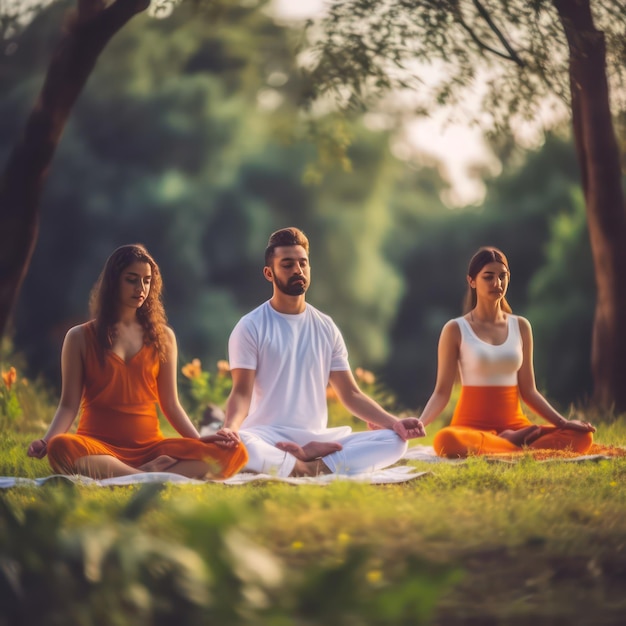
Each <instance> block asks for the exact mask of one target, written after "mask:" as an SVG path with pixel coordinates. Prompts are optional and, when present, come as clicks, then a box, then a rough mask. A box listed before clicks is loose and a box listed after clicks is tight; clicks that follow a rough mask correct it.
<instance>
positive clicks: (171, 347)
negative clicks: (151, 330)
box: [163, 326, 177, 353]
mask: <svg viewBox="0 0 626 626" xmlns="http://www.w3.org/2000/svg"><path fill="white" fill-rule="evenodd" d="M163 340H164V343H165V350H166V351H167V352H168V353H171V352H172V351H175V350H177V344H176V333H175V332H174V329H173V328H171V327H170V326H164V327H163Z"/></svg>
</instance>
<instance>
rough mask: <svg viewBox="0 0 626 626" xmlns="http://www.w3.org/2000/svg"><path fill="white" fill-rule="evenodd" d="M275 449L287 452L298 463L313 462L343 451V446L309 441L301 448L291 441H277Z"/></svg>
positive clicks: (329, 442) (328, 442) (330, 442)
mask: <svg viewBox="0 0 626 626" xmlns="http://www.w3.org/2000/svg"><path fill="white" fill-rule="evenodd" d="M276 447H277V448H278V449H279V450H282V451H283V452H289V454H292V455H293V456H295V457H296V459H298V460H299V461H314V460H315V459H319V458H321V457H323V456H326V455H327V454H331V453H332V452H337V451H339V450H342V449H343V446H342V445H341V444H340V443H337V442H336V441H309V443H306V444H304V445H303V446H299V445H298V444H297V443H293V442H292V441H279V442H278V443H277V444H276Z"/></svg>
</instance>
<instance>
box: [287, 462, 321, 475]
mask: <svg viewBox="0 0 626 626" xmlns="http://www.w3.org/2000/svg"><path fill="white" fill-rule="evenodd" d="M330 473H331V471H330V468H329V467H328V465H326V463H324V461H322V459H314V460H313V461H300V460H299V459H298V460H297V461H296V464H295V465H294V467H293V470H291V474H289V475H290V476H321V475H322V474H330Z"/></svg>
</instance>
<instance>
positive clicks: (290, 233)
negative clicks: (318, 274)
mask: <svg viewBox="0 0 626 626" xmlns="http://www.w3.org/2000/svg"><path fill="white" fill-rule="evenodd" d="M281 246H302V247H303V248H304V249H305V250H306V253H307V254H309V240H308V239H307V238H306V235H305V234H304V233H303V232H302V231H301V230H300V229H299V228H296V227H295V226H290V227H289V228H281V229H280V230H277V231H275V232H273V233H272V234H271V235H270V238H269V240H268V242H267V248H265V265H271V263H272V259H273V258H274V252H275V250H276V248H280V247H281Z"/></svg>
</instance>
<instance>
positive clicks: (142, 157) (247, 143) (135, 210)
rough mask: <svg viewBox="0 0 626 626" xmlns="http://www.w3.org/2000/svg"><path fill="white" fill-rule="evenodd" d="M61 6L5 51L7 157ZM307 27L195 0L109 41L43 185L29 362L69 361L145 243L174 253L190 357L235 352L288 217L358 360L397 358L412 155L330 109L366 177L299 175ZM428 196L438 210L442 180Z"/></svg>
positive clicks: (331, 123)
mask: <svg viewBox="0 0 626 626" xmlns="http://www.w3.org/2000/svg"><path fill="white" fill-rule="evenodd" d="M260 4H266V3H260ZM59 11H60V6H53V7H52V8H51V9H50V10H49V11H46V12H44V13H42V14H41V15H40V16H39V17H38V19H36V20H35V21H34V22H33V23H32V24H31V25H30V27H29V28H28V29H26V30H25V31H24V33H23V34H22V35H21V37H20V38H19V40H17V42H16V43H17V47H16V48H14V49H13V50H12V54H11V55H10V56H8V55H5V57H4V58H3V61H2V70H1V76H2V83H3V84H2V85H0V87H2V89H3V92H4V93H6V94H8V95H7V97H6V98H5V99H3V101H2V103H0V110H1V112H2V116H1V117H2V120H3V123H2V126H1V127H0V145H1V146H2V152H3V154H6V152H7V151H8V149H9V146H10V145H11V143H12V141H13V137H14V132H15V129H16V128H19V126H20V122H21V119H20V118H21V116H23V112H24V111H26V110H28V108H29V106H30V104H31V102H32V100H33V98H34V94H35V93H36V90H37V86H38V83H39V81H40V80H41V77H42V73H43V71H44V67H43V65H42V63H41V59H45V58H46V56H47V54H48V52H47V50H48V49H49V47H50V46H52V44H53V41H54V32H55V30H54V26H53V24H56V25H58V23H59V22H60V15H59ZM294 36H295V34H294V33H293V32H291V31H289V30H288V29H287V28H284V27H282V26H279V25H277V24H275V23H274V22H273V21H272V20H271V19H270V17H269V16H268V15H267V14H266V13H265V12H263V11H261V10H260V7H255V6H253V5H252V4H251V3H248V7H247V8H246V7H245V6H243V7H242V6H233V8H232V10H231V11H230V12H225V13H224V14H222V15H221V16H220V21H219V23H218V25H217V26H216V25H215V24H214V23H213V22H212V21H211V19H210V18H209V16H207V15H206V14H204V13H203V12H194V11H193V10H191V9H189V8H185V7H181V8H180V9H178V10H177V11H175V12H174V13H173V14H172V16H171V17H170V18H168V19H166V20H155V19H151V18H149V17H148V16H138V17H137V18H136V19H135V20H134V21H133V22H132V23H131V24H129V25H128V26H127V27H126V28H124V29H123V31H122V32H120V33H119V34H118V35H117V36H116V37H115V38H114V39H113V40H112V42H111V43H110V44H109V46H108V47H107V49H106V51H105V53H104V54H103V56H102V57H101V59H100V61H99V64H98V66H97V67H96V70H95V71H94V73H93V75H92V76H91V78H90V82H89V83H88V85H87V87H86V89H85V91H84V92H83V94H82V96H81V99H80V100H79V102H78V104H77V106H76V108H75V110H74V114H73V116H72V118H71V121H70V123H69V124H68V127H67V130H66V134H65V136H64V138H63V141H62V142H61V145H60V148H59V152H58V155H57V158H56V160H55V162H54V165H53V171H52V175H51V177H50V179H49V182H48V185H47V189H46V193H45V196H44V207H43V212H42V222H41V231H40V238H39V242H38V245H37V249H36V252H35V255H34V257H33V261H32V264H31V268H30V271H29V275H28V277H27V279H26V281H25V284H24V287H23V290H22V294H21V297H20V301H19V304H18V311H17V314H16V316H15V343H16V346H17V347H18V348H19V349H21V350H23V351H25V352H26V354H27V357H28V361H29V363H30V364H31V367H33V368H36V369H38V370H40V369H43V370H45V371H46V372H47V374H48V375H49V376H51V377H54V376H57V375H58V358H59V357H58V354H59V347H60V342H61V340H62V337H63V335H64V334H65V332H66V330H67V329H68V327H69V326H70V325H72V324H74V323H77V322H80V321H83V320H84V319H86V316H87V310H86V309H87V296H88V291H89V289H90V288H91V285H92V284H93V282H94V281H95V278H96V277H97V274H98V272H99V270H100V268H101V267H102V264H103V262H104V260H105V259H106V257H107V256H108V254H109V253H110V252H111V251H112V250H113V249H114V248H115V247H116V246H118V245H120V244H122V243H127V242H132V241H141V242H143V243H145V244H146V245H147V247H148V249H150V250H151V252H152V253H153V254H154V255H155V257H156V259H157V260H158V261H159V262H160V265H161V266H162V271H163V274H164V280H165V294H166V305H167V310H168V313H169V316H170V320H171V323H172V326H173V327H174V328H175V330H176V332H177V334H178V336H179V342H180V347H181V355H182V357H183V358H185V359H191V358H192V357H200V358H201V359H202V361H203V363H205V364H208V363H211V362H215V361H216V360H217V359H219V358H224V357H225V356H226V343H227V338H228V334H229V332H230V330H231V329H232V327H233V325H234V323H235V322H236V320H237V318H238V317H239V316H240V315H241V314H243V313H244V312H246V311H248V310H249V309H251V308H252V307H254V306H256V305H258V304H260V303H261V302H262V300H264V299H265V298H267V297H269V294H270V288H269V285H268V284H267V283H266V282H265V280H264V279H263V277H262V274H261V267H262V259H263V250H264V247H265V244H266V241H267V237H268V235H269V234H270V232H271V231H272V230H274V229H276V228H279V227H282V226H285V225H289V224H296V225H298V226H300V227H302V228H303V229H304V230H305V231H306V232H307V233H308V234H309V236H310V238H311V242H312V262H313V271H314V280H315V282H314V284H313V287H312V290H311V302H312V303H314V304H315V305H317V306H319V307H320V308H322V309H326V310H329V311H330V312H332V313H333V315H334V316H335V318H336V319H337V321H338V323H339V324H340V325H341V326H342V328H343V329H344V333H345V335H346V339H347V341H348V343H349V345H350V347H351V354H352V357H353V361H354V362H355V363H360V362H371V363H380V362H382V360H383V359H384V358H385V357H386V353H387V342H386V332H387V330H388V327H389V325H390V324H391V322H392V320H393V316H394V314H395V308H396V304H397V301H398V298H399V297H400V294H401V285H402V278H401V276H400V275H399V274H398V273H397V271H395V269H394V267H393V266H392V265H391V264H390V263H389V262H388V261H387V259H386V258H385V255H384V244H385V241H386V236H387V230H388V228H389V225H390V224H392V223H393V222H394V218H393V215H392V214H390V212H389V211H387V210H386V208H387V207H388V206H389V204H390V197H391V196H392V194H393V193H394V183H395V178H396V177H397V176H398V175H399V173H400V172H402V171H403V169H404V166H403V164H402V163H400V162H399V161H397V160H396V159H394V158H393V157H392V156H391V154H390V153H389V151H388V149H387V136H386V135H385V134H384V133H379V132H373V131H369V130H368V129H367V128H365V127H364V126H363V125H362V124H358V123H355V124H353V125H351V126H350V125H346V124H345V123H344V122H339V121H336V120H334V119H333V118H332V117H330V116H329V117H327V118H324V119H321V120H318V122H319V124H318V128H321V129H326V131H325V132H328V133H329V134H332V135H333V136H336V135H337V134H338V133H348V134H349V135H350V137H351V141H352V144H351V154H350V158H351V165H352V167H353V173H352V174H350V175H348V174H346V173H344V172H342V171H334V170H332V171H329V172H327V174H326V175H325V177H324V179H323V181H322V183H321V184H318V185H306V184H304V183H303V177H304V176H305V174H308V175H310V174H311V167H310V165H311V162H315V159H316V155H315V148H314V147H313V145H312V144H311V143H310V142H308V141H306V139H308V137H307V136H306V128H304V127H303V126H302V125H301V124H299V123H298V119H299V117H300V113H299V112H298V110H297V107H296V101H297V97H298V89H299V86H298V79H297V76H296V73H295V71H294V52H293V49H294V46H293V45H292V43H293V41H292V39H293V37H294ZM426 175H427V176H430V173H427V174H426ZM442 185H443V184H442V183H440V186H442ZM431 203H433V204H436V205H437V206H440V203H439V201H438V199H437V196H436V193H433V195H432V197H431Z"/></svg>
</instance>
